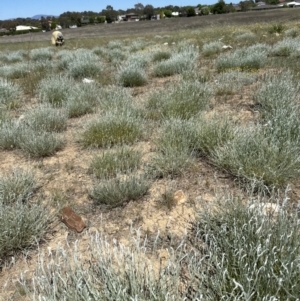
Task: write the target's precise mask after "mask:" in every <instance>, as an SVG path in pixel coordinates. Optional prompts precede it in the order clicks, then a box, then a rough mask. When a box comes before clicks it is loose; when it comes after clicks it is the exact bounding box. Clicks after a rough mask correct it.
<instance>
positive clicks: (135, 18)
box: [125, 13, 140, 22]
mask: <svg viewBox="0 0 300 301" xmlns="http://www.w3.org/2000/svg"><path fill="white" fill-rule="evenodd" d="M125 17H126V20H127V21H129V22H130V21H139V20H140V18H139V16H138V15H137V14H134V13H130V14H127V15H126V16H125Z"/></svg>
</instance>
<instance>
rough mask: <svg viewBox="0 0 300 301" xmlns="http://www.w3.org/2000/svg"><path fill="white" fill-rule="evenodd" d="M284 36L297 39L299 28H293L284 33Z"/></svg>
mask: <svg viewBox="0 0 300 301" xmlns="http://www.w3.org/2000/svg"><path fill="white" fill-rule="evenodd" d="M284 35H285V36H286V37H289V38H295V37H297V36H298V35H299V29H298V28H297V27H292V28H289V29H287V30H285V31H284Z"/></svg>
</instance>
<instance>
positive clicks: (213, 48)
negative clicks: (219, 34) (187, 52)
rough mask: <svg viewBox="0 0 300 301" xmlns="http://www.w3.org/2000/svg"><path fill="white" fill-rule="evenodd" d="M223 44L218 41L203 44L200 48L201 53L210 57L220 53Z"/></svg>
mask: <svg viewBox="0 0 300 301" xmlns="http://www.w3.org/2000/svg"><path fill="white" fill-rule="evenodd" d="M223 46H224V44H223V43H222V42H220V41H214V42H210V43H207V44H204V45H203V47H202V52H203V54H204V55H205V56H210V55H213V54H217V53H220V52H221V51H222V47H223Z"/></svg>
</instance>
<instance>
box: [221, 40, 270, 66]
mask: <svg viewBox="0 0 300 301" xmlns="http://www.w3.org/2000/svg"><path fill="white" fill-rule="evenodd" d="M269 50H270V46H268V45H267V44H255V45H252V46H250V47H244V48H241V49H237V50H235V51H234V52H231V53H227V54H222V55H220V56H219V57H218V58H217V59H216V68H217V70H218V72H223V71H225V70H227V69H236V70H241V71H251V70H257V69H260V68H262V67H263V66H264V65H265V64H266V62H267V55H268V52H269Z"/></svg>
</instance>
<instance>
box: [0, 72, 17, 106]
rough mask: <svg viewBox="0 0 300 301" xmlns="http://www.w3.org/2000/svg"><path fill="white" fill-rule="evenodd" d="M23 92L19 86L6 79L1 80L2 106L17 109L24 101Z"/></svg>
mask: <svg viewBox="0 0 300 301" xmlns="http://www.w3.org/2000/svg"><path fill="white" fill-rule="evenodd" d="M22 96H23V92H22V89H21V88H20V87H19V85H18V84H15V83H14V82H12V81H9V80H7V79H4V78H0V106H1V105H4V106H6V107H7V108H15V107H17V106H19V104H20V102H21V101H22V99H21V98H22Z"/></svg>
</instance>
